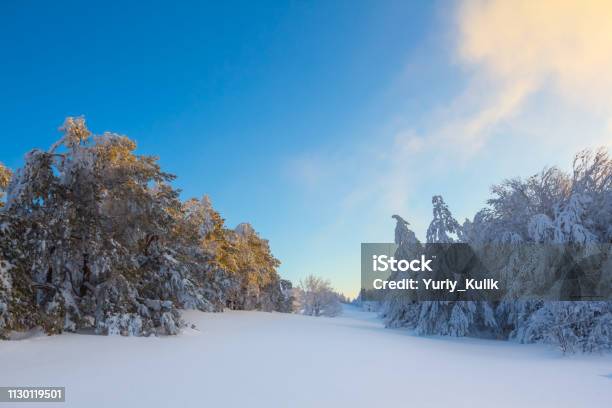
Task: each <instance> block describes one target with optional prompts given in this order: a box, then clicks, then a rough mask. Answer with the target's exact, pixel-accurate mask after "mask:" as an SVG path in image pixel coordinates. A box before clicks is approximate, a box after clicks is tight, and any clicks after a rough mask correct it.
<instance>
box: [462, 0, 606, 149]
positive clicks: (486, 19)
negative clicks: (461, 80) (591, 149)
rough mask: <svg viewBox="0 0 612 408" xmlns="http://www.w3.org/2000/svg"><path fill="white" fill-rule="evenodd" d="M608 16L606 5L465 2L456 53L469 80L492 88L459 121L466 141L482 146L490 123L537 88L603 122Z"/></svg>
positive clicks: (551, 0)
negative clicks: (472, 78) (469, 74)
mask: <svg viewBox="0 0 612 408" xmlns="http://www.w3.org/2000/svg"><path fill="white" fill-rule="evenodd" d="M611 16H612V3H611V2H609V1H598V0H587V1H567V0H561V1H555V0H531V1H529V0H517V1H501V0H495V1H482V0H473V1H465V2H463V3H462V4H461V6H460V7H459V10H458V13H457V23H458V31H459V36H458V44H457V48H458V50H457V51H458V54H459V57H460V60H461V61H462V62H463V63H464V64H465V65H466V67H468V68H471V69H473V70H474V72H473V75H474V76H476V77H478V78H482V81H486V82H487V83H489V84H490V85H491V90H490V92H491V97H490V99H492V100H493V104H489V103H487V104H483V105H482V106H481V107H480V109H478V108H477V109H476V111H475V112H474V113H473V115H472V116H468V117H466V118H464V119H463V120H462V121H461V122H460V124H461V125H462V126H463V128H464V130H465V132H464V134H463V137H464V140H470V139H476V140H478V139H480V140H481V142H482V139H485V138H486V137H487V135H486V133H484V131H485V130H486V128H487V127H488V126H491V125H494V124H495V123H496V122H499V121H502V120H504V119H507V118H508V117H509V116H510V115H512V114H513V113H516V111H517V110H518V109H520V108H521V107H522V105H524V104H525V102H526V100H527V98H529V97H530V96H531V95H532V94H533V93H534V92H536V91H546V92H550V93H551V97H552V98H555V97H561V98H563V99H564V100H565V102H568V103H570V104H572V106H574V107H575V108H576V109H582V110H587V111H588V112H589V113H590V114H596V115H599V116H600V117H601V120H602V124H604V123H605V122H606V121H608V120H609V119H608V118H610V117H611V116H612V76H611V75H610V72H612V24H610V21H611V20H610V18H611ZM470 91H471V89H468V92H470ZM602 130H608V129H606V128H605V126H604V127H602ZM466 138H467V139H466ZM604 141H605V140H602V142H604Z"/></svg>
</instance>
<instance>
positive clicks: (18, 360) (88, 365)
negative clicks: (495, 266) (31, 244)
mask: <svg viewBox="0 0 612 408" xmlns="http://www.w3.org/2000/svg"><path fill="white" fill-rule="evenodd" d="M184 317H185V319H186V320H187V321H189V322H192V323H194V324H195V325H196V326H197V329H187V330H186V331H185V332H184V333H183V334H181V335H180V336H176V337H159V338H124V337H103V336H93V335H76V334H66V335H61V336H54V337H33V338H29V339H25V340H21V341H10V342H7V341H5V342H0V386H9V385H10V386H17V385H22V386H26V385H28V386H33V385H41V386H42V385H47V386H65V387H66V396H67V398H66V401H67V402H66V404H65V405H66V406H71V407H91V408H95V407H220V406H236V407H246V406H249V407H260V406H261V407H327V406H333V407H365V406H368V407H386V406H388V407H397V406H405V407H408V406H409V407H438V406H455V407H487V408H489V407H539V408H541V407H555V408H561V407H572V408H574V407H611V406H612V356H609V355H607V356H602V355H593V356H584V355H576V356H569V357H568V356H562V355H561V354H560V353H558V352H556V351H555V350H552V349H549V348H546V347H543V346H525V345H517V344H513V343H508V342H501V341H487V340H475V339H465V338H464V339H449V338H437V337H415V336H413V335H410V334H409V333H408V332H406V331H404V330H389V329H384V328H383V327H382V324H381V323H380V321H378V320H376V319H375V317H374V315H373V314H371V313H365V312H360V311H358V310H356V309H353V308H351V307H348V308H347V309H346V311H345V314H344V316H343V317H338V318H315V317H307V316H298V315H289V314H279V313H263V312H226V313H222V314H207V313H201V312H186V313H185V315H184ZM28 405H32V406H36V407H40V406H41V405H40V404H25V403H22V404H19V405H18V406H19V407H26V406H28ZM58 405H61V404H53V406H58ZM3 406H8V404H1V403H0V408H2V407H3Z"/></svg>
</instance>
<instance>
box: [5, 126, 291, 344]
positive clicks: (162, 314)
mask: <svg viewBox="0 0 612 408" xmlns="http://www.w3.org/2000/svg"><path fill="white" fill-rule="evenodd" d="M61 130H62V132H63V137H62V138H61V139H60V140H59V141H58V142H57V143H55V144H54V145H53V146H52V147H51V148H50V149H49V150H48V151H42V150H32V151H31V152H29V153H28V154H27V155H26V158H25V164H24V166H23V167H22V168H20V169H18V170H17V171H16V172H15V174H14V175H13V176H12V177H10V173H9V172H7V171H6V170H4V167H2V169H3V170H2V173H1V179H0V183H1V184H0V189H5V188H6V205H4V207H2V209H1V210H0V226H1V227H2V228H0V250H1V251H2V252H0V265H4V266H2V274H1V277H2V279H1V280H0V335H1V334H2V332H3V331H6V330H10V329H24V328H28V327H33V326H36V325H37V326H42V327H43V328H44V329H45V330H46V331H47V332H49V333H57V332H61V331H63V330H71V331H72V330H78V329H82V328H94V329H95V330H96V331H97V332H99V333H108V334H114V333H118V334H124V335H149V334H152V333H165V334H175V333H177V332H178V330H179V329H180V327H181V326H182V324H183V323H182V322H181V319H180V314H179V312H178V309H179V308H197V309H200V310H206V311H213V310H222V309H223V307H224V306H225V303H226V299H227V297H228V294H229V292H230V291H231V289H232V282H238V283H237V285H238V287H239V288H241V287H240V285H241V284H242V283H243V282H245V281H249V279H254V280H255V284H254V285H255V287H256V289H257V293H256V298H257V301H256V302H255V303H254V304H253V305H250V306H249V307H262V308H270V309H274V308H275V307H277V306H278V305H277V304H275V303H273V305H272V306H269V305H268V304H266V305H265V306H264V303H265V301H264V299H266V297H271V298H274V299H275V300H277V294H278V293H279V292H280V288H279V285H277V283H278V281H279V280H280V278H279V277H278V275H277V273H276V269H275V268H276V267H277V266H278V261H277V260H276V259H275V258H274V257H273V256H272V255H271V253H270V251H269V246H268V245H267V241H265V240H262V239H260V238H259V237H258V236H257V235H256V234H255V233H254V232H252V233H249V234H246V235H245V236H244V237H238V235H237V234H236V233H234V232H231V231H229V230H227V229H225V228H224V227H223V220H222V219H221V217H220V216H219V214H218V213H217V212H216V211H214V210H213V209H212V206H211V204H210V201H209V200H208V199H206V198H205V199H204V200H202V201H201V202H198V201H195V200H190V201H188V202H186V203H183V202H181V201H180V199H179V193H178V191H177V190H175V189H174V188H172V187H171V185H170V182H171V181H172V180H173V179H174V176H173V175H171V174H169V173H166V172H164V171H162V169H161V168H160V166H159V164H158V163H157V158H155V157H152V156H142V155H137V154H136V153H135V150H136V144H135V143H134V142H133V141H132V140H130V139H128V138H127V137H124V136H121V135H117V134H112V133H105V134H103V135H101V136H94V135H92V134H91V132H90V131H89V130H88V129H87V127H86V126H85V121H84V119H83V118H68V119H67V120H66V122H65V124H64V126H63V127H62V128H61ZM9 178H10V183H8V186H6V184H7V181H8V180H9ZM234 241H235V242H234ZM228 259H230V260H229V261H228ZM226 261H227V262H226ZM1 262H5V264H2V263H1ZM240 262H243V263H242V264H241V263H240ZM252 275H253V276H255V278H252ZM232 278H234V280H233V281H232ZM257 279H259V280H257ZM249 282H250V281H249ZM234 286H236V285H234ZM248 290H252V288H251V287H249V288H248V289H244V291H248ZM240 294H241V296H242V295H243V292H241V293H240ZM249 296H250V295H249ZM244 297H246V295H244V296H242V298H244ZM278 307H280V306H278Z"/></svg>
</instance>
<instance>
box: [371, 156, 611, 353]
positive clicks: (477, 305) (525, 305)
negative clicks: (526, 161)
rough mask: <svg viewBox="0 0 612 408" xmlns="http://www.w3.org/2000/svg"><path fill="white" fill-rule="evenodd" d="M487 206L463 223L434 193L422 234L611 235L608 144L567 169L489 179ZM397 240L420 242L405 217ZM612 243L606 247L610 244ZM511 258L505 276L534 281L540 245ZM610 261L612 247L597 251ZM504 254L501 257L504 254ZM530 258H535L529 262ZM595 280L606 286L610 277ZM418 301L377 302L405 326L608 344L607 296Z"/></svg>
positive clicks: (572, 238) (606, 239)
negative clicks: (558, 299) (535, 250)
mask: <svg viewBox="0 0 612 408" xmlns="http://www.w3.org/2000/svg"><path fill="white" fill-rule="evenodd" d="M491 191H492V193H493V197H492V198H491V199H489V200H488V207H486V208H484V209H482V210H481V211H479V212H478V213H477V214H476V215H475V216H474V217H473V219H472V220H465V222H464V223H463V224H462V225H460V224H459V223H458V222H457V221H456V220H455V219H454V218H453V217H452V214H451V213H450V211H449V209H448V207H447V206H446V204H445V203H444V200H443V199H442V197H440V196H435V197H434V198H433V200H432V204H433V216H434V217H433V221H432V222H431V224H430V226H429V229H428V230H427V242H467V243H473V244H477V245H481V244H490V243H493V244H495V243H500V244H505V245H508V244H521V243H530V242H534V243H543V244H551V245H558V244H563V245H572V244H576V245H578V246H580V247H583V248H585V250H589V248H597V244H601V243H604V244H609V243H612V160H611V159H610V157H609V156H608V153H607V151H606V149H600V150H598V151H594V152H593V151H583V152H580V153H578V154H577V155H576V157H575V159H574V163H573V169H572V172H571V173H570V174H566V173H564V172H562V171H561V170H559V169H557V168H549V169H545V170H544V171H542V172H541V173H540V174H537V175H534V176H532V177H530V178H528V179H526V180H522V179H512V180H506V181H504V182H503V183H501V184H499V185H496V186H493V187H492V189H491ZM394 218H396V220H397V225H396V229H395V241H396V243H397V244H398V245H399V248H398V250H397V253H396V258H397V259H402V258H405V259H408V258H409V254H407V251H409V250H410V248H413V247H414V245H415V242H416V243H418V240H416V237H415V235H414V233H413V232H412V231H410V230H409V229H408V223H407V222H406V221H404V220H403V219H402V218H401V217H399V216H394ZM608 248H609V247H608ZM526 255H527V257H526V258H525V257H523V258H520V259H519V258H516V259H515V258H511V259H510V262H508V263H506V264H500V265H497V266H496V267H498V268H500V272H501V274H502V276H504V275H507V276H511V277H513V278H514V279H513V280H514V281H516V282H521V284H522V285H524V287H522V288H516V289H517V290H518V291H519V292H521V293H527V292H528V290H527V289H529V287H528V286H527V285H532V286H533V285H537V283H538V276H539V274H541V273H543V271H539V270H537V264H538V262H535V260H536V258H537V256H539V254H538V253H531V254H529V253H526ZM600 256H602V257H603V258H606V259H607V261H605V263H604V264H603V265H604V266H603V268H610V266H611V265H612V254H610V253H602V254H600ZM501 258H503V257H501ZM530 260H531V261H533V262H530ZM599 285H602V287H605V288H608V289H609V288H611V287H612V282H610V281H609V280H601V281H600V282H599ZM510 299H512V297H511V296H509V298H508V300H503V301H501V302H432V301H429V302H419V301H416V300H414V301H412V300H409V299H408V300H407V299H399V298H396V297H394V296H393V294H391V293H390V294H389V295H388V296H387V297H386V299H385V302H384V303H383V305H382V308H381V315H382V317H383V318H384V320H385V322H386V324H387V325H388V326H392V327H400V326H401V327H410V328H413V329H415V331H416V332H417V333H422V334H442V335H452V336H466V335H470V336H493V337H498V338H506V339H516V340H518V341H520V342H526V343H533V342H542V343H549V344H555V345H557V346H559V348H560V349H561V350H563V351H564V352H571V351H585V352H592V351H606V350H607V351H609V350H612V345H611V344H612V302H609V301H605V302H601V301H599V302H594V301H578V302H544V301H516V300H510Z"/></svg>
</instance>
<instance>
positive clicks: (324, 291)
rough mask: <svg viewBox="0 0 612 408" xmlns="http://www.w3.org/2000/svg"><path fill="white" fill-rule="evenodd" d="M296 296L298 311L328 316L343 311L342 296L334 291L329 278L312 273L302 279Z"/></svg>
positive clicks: (311, 314) (310, 314) (309, 314)
mask: <svg viewBox="0 0 612 408" xmlns="http://www.w3.org/2000/svg"><path fill="white" fill-rule="evenodd" d="M295 296H296V302H297V305H296V310H297V312H298V313H301V314H305V315H308V316H328V317H334V316H337V315H339V314H340V313H342V305H341V303H340V296H339V295H338V294H337V293H335V292H334V290H333V289H332V287H331V284H330V282H329V281H328V280H325V279H322V278H319V277H316V276H313V275H310V276H308V277H306V279H304V280H303V281H300V284H299V286H298V287H297V290H296V293H295Z"/></svg>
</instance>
